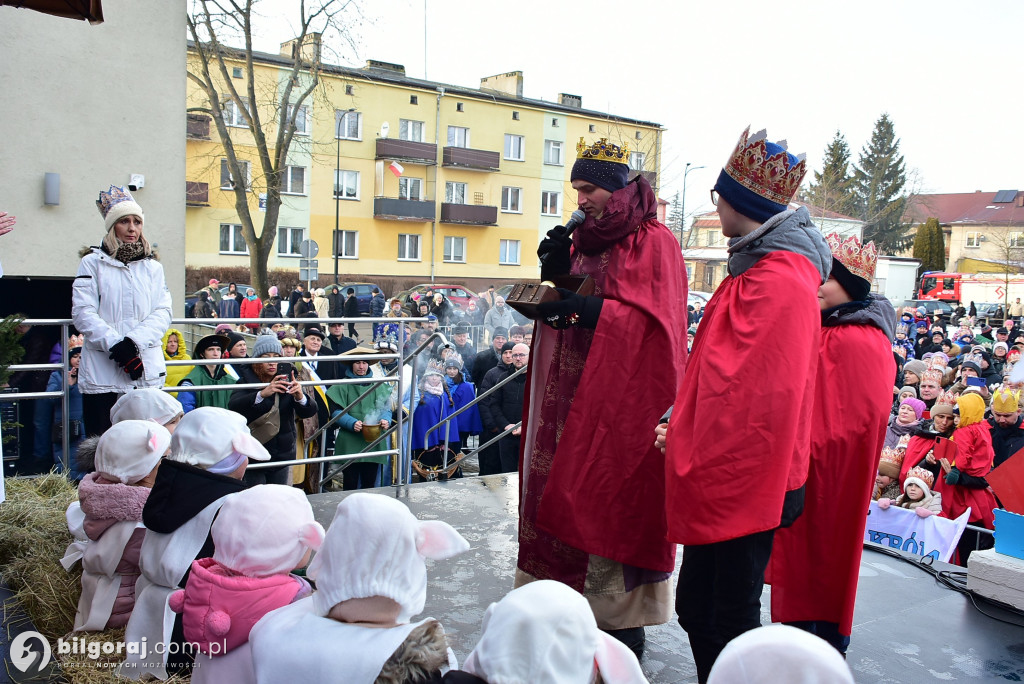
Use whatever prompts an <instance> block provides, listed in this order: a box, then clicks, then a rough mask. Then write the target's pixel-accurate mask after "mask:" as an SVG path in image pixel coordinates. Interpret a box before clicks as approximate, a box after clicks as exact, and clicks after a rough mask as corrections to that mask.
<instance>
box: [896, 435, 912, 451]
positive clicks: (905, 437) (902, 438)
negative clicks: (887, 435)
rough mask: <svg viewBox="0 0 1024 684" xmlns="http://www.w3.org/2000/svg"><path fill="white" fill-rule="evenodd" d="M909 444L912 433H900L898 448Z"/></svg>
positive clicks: (903, 447)
mask: <svg viewBox="0 0 1024 684" xmlns="http://www.w3.org/2000/svg"><path fill="white" fill-rule="evenodd" d="M908 444H910V435H900V440H899V441H898V442H896V448H897V449H906V448H907V445H908Z"/></svg>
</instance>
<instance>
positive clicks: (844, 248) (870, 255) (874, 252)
mask: <svg viewBox="0 0 1024 684" xmlns="http://www.w3.org/2000/svg"><path fill="white" fill-rule="evenodd" d="M825 241H826V242H828V248H829V251H831V252H832V256H834V257H835V258H836V259H839V262H840V263H841V264H842V265H843V266H845V267H846V270H847V271H849V272H850V273H852V274H853V275H855V276H857V277H858V278H863V279H864V280H866V281H868V282H869V283H870V282H871V280H872V278H874V277H875V264H876V263H877V262H878V248H877V247H875V243H874V242H869V243H867V244H864V245H862V244H861V242H860V240H859V239H857V236H856V235H851V236H850V237H848V238H846V239H845V240H844V239H842V238H841V237H840V236H839V234H838V233H829V234H828V235H826V236H825Z"/></svg>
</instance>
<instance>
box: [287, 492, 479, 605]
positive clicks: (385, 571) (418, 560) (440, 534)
mask: <svg viewBox="0 0 1024 684" xmlns="http://www.w3.org/2000/svg"><path fill="white" fill-rule="evenodd" d="M468 549H469V542H467V541H466V540H465V539H463V538H462V535H460V534H459V533H458V532H456V531H455V528H453V527H452V526H451V525H449V524H448V523H445V522H441V521H440V520H427V521H423V522H421V521H419V520H417V519H416V516H414V515H413V514H412V512H411V511H410V510H409V509H408V507H406V505H405V504H403V503H402V502H400V501H396V500H395V499H392V498H390V497H387V496H383V495H381V494H367V493H356V494H350V495H349V496H348V497H346V498H345V500H344V501H342V502H341V503H339V504H338V509H337V510H336V511H335V512H334V520H333V521H331V525H330V527H329V528H328V529H327V536H326V537H325V538H324V543H323V546H322V547H321V548H320V552H319V553H317V554H316V557H314V558H313V562H312V563H310V564H309V568H308V570H307V571H306V575H307V576H308V577H310V578H311V579H313V580H315V581H316V588H317V590H316V593H315V594H313V609H314V611H315V612H316V614H317V615H320V616H325V615H327V613H328V612H329V611H330V610H331V608H332V607H334V605H335V604H338V603H341V602H342V601H347V600H348V599H353V598H369V597H371V596H384V597H387V598H390V599H392V600H393V601H395V602H396V603H398V605H399V607H400V612H399V614H398V617H397V619H396V620H395V621H396V622H397V623H398V624H403V623H407V622H409V620H410V619H411V618H412V617H413V616H414V615H418V614H419V613H421V612H423V605H424V603H426V600H427V566H426V564H425V563H424V562H423V559H425V558H432V559H434V560H440V559H443V558H450V557H451V556H454V555H456V554H459V553H462V552H463V551H466V550H468Z"/></svg>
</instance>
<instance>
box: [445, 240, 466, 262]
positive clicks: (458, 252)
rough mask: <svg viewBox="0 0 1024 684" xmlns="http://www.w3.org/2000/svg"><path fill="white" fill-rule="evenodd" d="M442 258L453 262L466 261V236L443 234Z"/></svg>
mask: <svg viewBox="0 0 1024 684" xmlns="http://www.w3.org/2000/svg"><path fill="white" fill-rule="evenodd" d="M444 260H445V261H447V262H449V263H453V264H464V263H466V238H464V237H452V236H450V235H449V236H445V239H444Z"/></svg>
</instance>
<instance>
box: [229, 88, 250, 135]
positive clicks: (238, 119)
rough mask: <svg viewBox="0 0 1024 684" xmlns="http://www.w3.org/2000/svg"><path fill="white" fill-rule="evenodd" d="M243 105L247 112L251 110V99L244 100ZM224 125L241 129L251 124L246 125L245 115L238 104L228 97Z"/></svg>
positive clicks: (245, 98)
mask: <svg viewBox="0 0 1024 684" xmlns="http://www.w3.org/2000/svg"><path fill="white" fill-rule="evenodd" d="M242 105H243V106H244V107H245V109H246V111H248V110H249V98H247V97H243V98H242ZM224 123H225V124H226V125H228V126H236V127H241V128H246V127H248V125H249V124H247V123H245V115H244V114H243V113H242V110H241V108H239V106H238V103H237V102H235V101H234V100H232V99H229V96H228V95H225V96H224Z"/></svg>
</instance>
